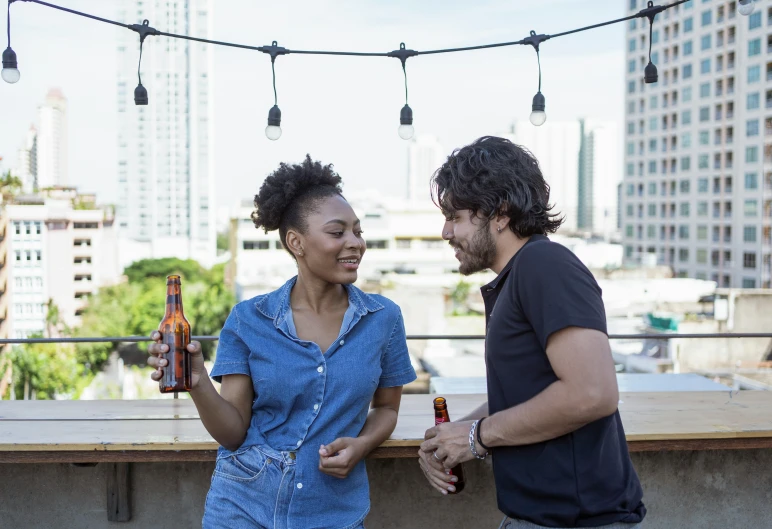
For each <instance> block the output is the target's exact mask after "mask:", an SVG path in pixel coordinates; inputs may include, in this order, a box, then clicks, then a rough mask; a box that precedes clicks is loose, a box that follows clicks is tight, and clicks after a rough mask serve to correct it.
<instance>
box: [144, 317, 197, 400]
mask: <svg viewBox="0 0 772 529" xmlns="http://www.w3.org/2000/svg"><path fill="white" fill-rule="evenodd" d="M150 338H151V339H152V340H153V343H151V344H150V345H149V346H148V348H147V352H148V353H150V357H148V359H147V365H149V366H150V367H153V368H155V371H153V372H152V373H151V374H150V378H152V379H153V380H155V381H156V382H157V381H159V380H161V377H163V375H164V373H163V370H164V368H165V367H167V366H168V364H169V361H168V360H167V359H166V358H164V355H165V354H166V353H168V352H169V346H168V345H166V344H163V343H161V333H160V332H158V331H153V332H152V334H151V335H150ZM188 352H189V353H190V370H191V381H190V388H191V389H195V387H196V386H198V383H199V381H200V380H201V377H202V376H208V375H207V373H206V367H204V355H203V353H202V352H201V344H200V343H199V342H196V341H192V342H190V343H189V344H188Z"/></svg>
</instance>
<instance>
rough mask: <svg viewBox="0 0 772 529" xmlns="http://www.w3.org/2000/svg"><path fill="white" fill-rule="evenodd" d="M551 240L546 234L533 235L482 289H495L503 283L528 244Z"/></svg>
mask: <svg viewBox="0 0 772 529" xmlns="http://www.w3.org/2000/svg"><path fill="white" fill-rule="evenodd" d="M547 240H549V239H548V238H547V236H546V235H531V236H530V237H529V238H528V240H527V241H525V244H524V245H523V246H522V247H521V248H520V249H519V250H518V251H517V252H515V255H513V256H512V258H511V259H510V260H509V262H507V264H506V265H505V266H504V268H502V269H501V272H499V275H497V276H496V277H495V278H494V279H493V281H491V282H490V283H488V284H487V285H483V287H482V291H483V292H485V291H488V290H495V289H496V288H498V286H499V283H501V282H502V281H503V280H504V278H506V277H507V275H509V271H510V270H512V265H513V264H514V263H515V258H516V257H517V256H518V255H520V253H521V252H522V251H523V250H524V249H525V247H526V246H528V245H529V244H530V243H532V242H536V241H547Z"/></svg>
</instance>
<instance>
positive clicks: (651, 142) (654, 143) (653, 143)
mask: <svg viewBox="0 0 772 529" xmlns="http://www.w3.org/2000/svg"><path fill="white" fill-rule="evenodd" d="M649 152H657V140H655V139H654V140H649Z"/></svg>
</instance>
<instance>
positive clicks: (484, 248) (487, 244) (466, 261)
mask: <svg viewBox="0 0 772 529" xmlns="http://www.w3.org/2000/svg"><path fill="white" fill-rule="evenodd" d="M455 246H456V247H458V248H460V250H461V251H460V253H459V257H460V258H461V259H459V264H458V271H459V273H460V274H462V275H465V276H468V275H470V274H474V273H475V272H481V271H483V270H486V269H488V268H490V267H491V266H493V260H494V259H495V257H496V241H494V240H493V236H492V235H491V232H490V230H489V229H488V223H487V222H486V223H485V224H483V225H482V226H480V228H479V229H478V230H477V232H476V233H475V234H474V236H473V237H472V240H471V241H469V244H468V248H466V249H464V248H461V247H459V246H458V245H455Z"/></svg>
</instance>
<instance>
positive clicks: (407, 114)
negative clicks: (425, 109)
mask: <svg viewBox="0 0 772 529" xmlns="http://www.w3.org/2000/svg"><path fill="white" fill-rule="evenodd" d="M399 124H400V125H412V124H413V109H412V108H410V107H409V106H408V105H407V104H406V105H405V106H404V107H402V110H400V112H399Z"/></svg>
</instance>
